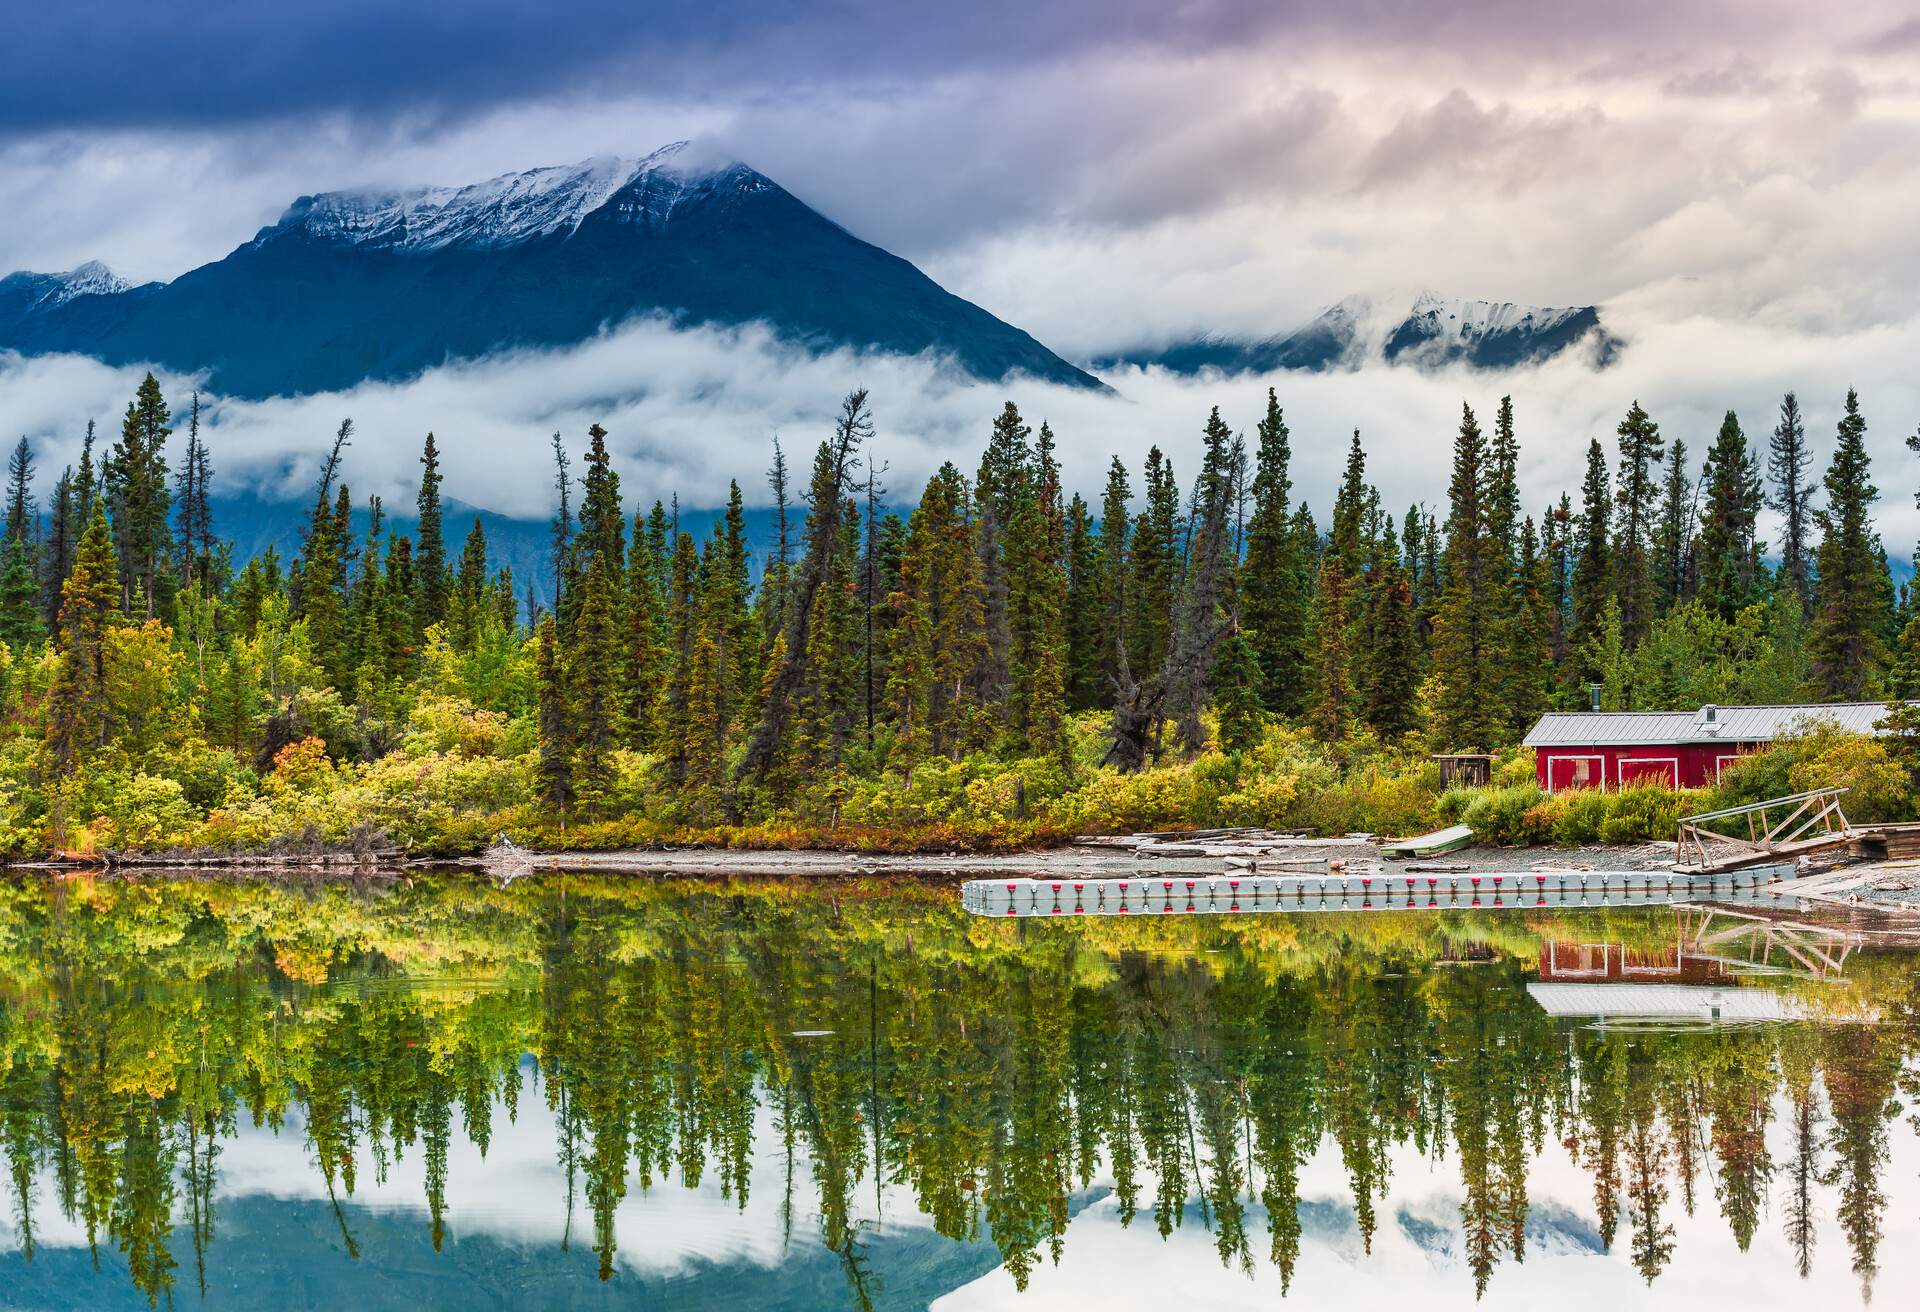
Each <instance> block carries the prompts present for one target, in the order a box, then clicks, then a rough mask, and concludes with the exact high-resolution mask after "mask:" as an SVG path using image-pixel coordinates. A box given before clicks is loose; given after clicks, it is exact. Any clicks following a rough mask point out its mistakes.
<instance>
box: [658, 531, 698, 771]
mask: <svg viewBox="0 0 1920 1312" xmlns="http://www.w3.org/2000/svg"><path fill="white" fill-rule="evenodd" d="M698 573H699V554H698V553H697V552H696V551H695V550H694V545H693V534H691V533H678V534H676V535H675V536H674V544H673V563H672V566H671V569H670V570H669V573H668V583H667V599H666V600H667V604H666V612H665V631H666V647H667V658H666V663H665V665H664V667H663V669H664V682H663V684H662V686H661V690H660V699H659V704H658V706H657V708H656V710H655V716H656V721H655V727H654V741H655V742H656V743H657V744H659V747H660V750H661V752H662V753H663V754H664V755H665V756H666V764H667V773H668V775H669V776H670V777H671V778H672V779H673V780H674V782H676V783H678V782H680V781H681V780H684V779H685V778H686V777H687V754H688V751H689V750H690V749H689V744H688V742H687V729H688V715H689V712H690V709H691V703H690V702H689V701H688V696H689V691H690V689H691V687H692V678H693V648H694V644H695V643H696V642H697V641H698V640H699V636H700V613H699V580H698V577H697V575H698Z"/></svg>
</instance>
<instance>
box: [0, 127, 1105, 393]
mask: <svg viewBox="0 0 1920 1312" xmlns="http://www.w3.org/2000/svg"><path fill="white" fill-rule="evenodd" d="M646 314H659V315H664V316H666V317H668V318H669V319H671V320H672V321H673V322H675V323H676V324H682V325H694V324H717V325H723V326H735V325H741V324H748V323H756V322H759V323H766V324H768V325H769V326H770V327H772V328H773V329H774V331H775V332H777V333H779V334H780V335H781V336H782V337H784V338H786V339H788V340H791V341H794V342H796V343H799V344H800V345H802V346H805V347H807V348H810V349H822V350H824V349H832V348H838V347H855V348H860V349H874V350H879V351H885V352H895V353H900V354H906V355H917V354H921V353H923V352H930V353H933V354H936V355H940V356H945V357H949V358H951V360H952V361H953V362H954V363H955V364H957V365H958V366H959V367H960V368H961V369H962V370H964V371H966V372H967V373H970V374H973V375H975V376H977V377H980V378H983V379H989V380H999V379H1002V378H1006V377H1008V376H1009V375H1014V374H1025V375H1030V376H1033V377H1036V378H1041V379H1045V380H1048V381H1051V382H1057V383H1064V384H1068V385H1071V386H1080V387H1099V386H1101V384H1100V382H1099V381H1098V380H1097V379H1095V378H1092V377H1091V376H1089V375H1088V374H1086V373H1085V372H1083V371H1082V370H1080V369H1078V368H1076V367H1075V366H1073V365H1071V364H1069V363H1068V362H1067V361H1065V360H1063V359H1061V358H1060V357H1059V356H1057V355H1055V354H1054V353H1053V352H1052V351H1050V350H1048V349H1047V348H1046V347H1045V346H1042V345H1041V344H1040V343H1039V342H1037V341H1035V340H1034V339H1033V338H1032V337H1031V336H1029V335H1028V334H1027V333H1025V332H1023V331H1021V330H1020V329H1018V328H1016V327H1014V326H1013V325H1011V324H1008V323H1005V322H1003V321H1002V320H1000V319H997V318H995V317H994V316H993V315H991V314H989V313H988V312H987V311H985V310H983V309H981V308H980V307H979V306H977V305H974V304H972V303H971V302H969V301H965V300H963V299H961V298H960V297H958V296H955V295H953V294H952V293H951V292H948V291H946V290H945V289H944V288H942V287H940V286H939V285H938V284H937V283H935V282H934V281H933V280H932V279H931V278H928V277H927V276H926V275H925V274H923V273H922V272H920V270H919V269H917V268H915V267H914V266H913V265H912V264H910V263H908V262H907V261H906V260H903V259H901V258H899V257H898V256H895V255H892V254H889V253H888V252H886V251H884V250H882V249H880V248H879V247H877V246H874V245H872V244H871V243H868V242H864V241H861V240H860V239H859V238H858V237H855V236H854V235H853V234H852V233H849V232H848V231H847V230H846V229H845V228H842V227H841V226H840V225H839V224H837V223H834V222H832V221H831V220H829V219H827V218H825V217H823V216H822V215H820V214H819V213H817V212H816V211H814V210H812V209H810V208H808V207H807V206H806V205H805V204H803V203H801V202H800V201H799V200H798V199H796V198H795V197H794V196H793V195H791V194H790V193H789V192H787V191H786V190H785V189H783V188H782V187H780V186H779V185H778V184H776V183H775V182H773V181H772V180H771V179H770V178H768V177H766V176H765V175H764V174H761V173H759V172H756V171H755V170H753V169H751V168H749V167H747V166H746V165H745V164H741V163H738V162H730V163H724V164H705V163H700V162H697V161H695V160H694V158H693V157H692V155H691V153H690V152H689V150H688V148H687V146H686V143H684V142H676V143H673V144H672V145H669V146H665V147H663V148H661V149H660V150H657V151H654V152H653V153H652V154H650V155H647V156H644V157H641V158H637V159H618V158H609V157H601V158H595V159H590V160H585V161H582V162H581V163H579V164H575V165H570V166H564V167H557V168H541V169H532V170H529V171H527V172H523V173H510V174H505V175H503V176H501V177H498V178H493V179H490V180H489V181H486V182H481V183H475V184H472V185H469V186H463V187H416V188H409V189H406V190H402V191H351V192H328V193H321V194H317V195H312V196H302V197H300V198H299V199H297V200H296V201H294V203H293V204H292V205H290V206H289V207H288V208H287V210H286V212H285V213H284V214H283V215H282V216H281V217H280V219H279V221H278V222H276V223H274V224H271V225H269V226H268V227H266V228H263V229H261V230H260V232H259V233H258V234H257V235H256V236H255V237H254V238H253V239H252V240H251V241H248V242H246V243H244V244H243V245H241V246H240V247H238V248H237V249H235V250H234V251H233V252H232V253H231V254H229V255H227V256H226V257H225V258H224V259H221V260H217V261H215V262H213V263H211V264H206V265H202V266H201V267H199V268H197V269H193V270H191V271H189V272H187V273H185V274H182V275H181V276H180V277H178V278H176V279H174V280H173V281H172V282H169V283H147V284H143V285H141V286H138V287H129V286H128V285H127V284H126V283H125V282H124V281H122V280H120V279H119V278H117V277H115V276H114V275H113V274H112V272H111V271H110V270H108V269H107V268H106V267H105V266H104V265H100V264H97V263H94V264H87V265H82V266H81V267H80V268H79V269H76V270H73V271H72V272H70V273H66V274H37V273H16V274H12V275H9V276H8V277H6V278H5V279H0V349H6V348H11V349H13V350H17V351H20V352H22V353H23V354H44V353H48V352H55V351H71V352H76V353H79V354H84V355H90V356H94V357H96V358H98V359H101V360H104V361H106V362H107V363H109V364H116V365H118V364H143V363H153V364H160V365H165V366H168V367H170V368H174V369H178V370H182V371H195V370H206V371H207V372H208V374H209V384H210V386H211V387H212V389H213V390H214V391H216V392H219V393H221V394H224V395H227V396H234V397H241V398H258V397H264V396H273V395H297V394H302V393H310V392H318V391H333V390H339V389H343V388H348V387H352V386H353V385H355V384H357V383H359V382H362V381H364V380H367V379H379V380H394V379H401V378H406V377H410V376H412V375H414V374H417V373H419V372H420V371H422V370H424V369H427V368H431V367H433V366H436V365H441V364H444V363H447V362H448V361H452V360H469V359H479V358H483V357H485V356H486V355H488V354H491V353H492V352H494V351H497V350H501V349H511V348H515V347H554V346H568V345H572V344H575V343H578V342H581V341H585V340H587V339H589V338H591V337H593V336H594V335H595V334H596V333H599V332H600V331H602V330H603V329H605V328H607V327H609V326H614V325H618V324H620V323H622V322H625V321H627V320H629V319H632V318H634V317H635V316H638V315H646Z"/></svg>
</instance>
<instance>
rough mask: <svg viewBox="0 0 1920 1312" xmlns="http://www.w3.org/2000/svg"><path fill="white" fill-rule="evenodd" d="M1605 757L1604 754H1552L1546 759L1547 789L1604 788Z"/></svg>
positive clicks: (1550, 790)
mask: <svg viewBox="0 0 1920 1312" xmlns="http://www.w3.org/2000/svg"><path fill="white" fill-rule="evenodd" d="M1606 786H1607V758H1606V757H1604V756H1554V757H1550V758H1548V760H1547V791H1548V792H1550V793H1557V792H1559V791H1560V790H1561V789H1563V788H1605V787H1606Z"/></svg>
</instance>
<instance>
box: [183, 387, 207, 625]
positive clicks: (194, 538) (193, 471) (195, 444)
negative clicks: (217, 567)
mask: <svg viewBox="0 0 1920 1312" xmlns="http://www.w3.org/2000/svg"><path fill="white" fill-rule="evenodd" d="M212 482H213V461H212V459H211V458H210V457H209V456H208V454H207V444H206V442H205V440H204V439H202V438H201V436H200V393H198V392H195V393H194V394H193V404H192V407H191V408H190V409H189V410H188V411H187V450H186V454H185V456H184V457H182V459H181V461H180V472H179V474H178V475H177V476H176V478H175V484H174V502H175V504H176V505H177V506H178V507H179V518H178V523H177V527H176V532H175V534H174V544H175V550H176V551H177V552H178V556H179V562H178V564H177V565H176V566H175V573H176V574H177V575H178V576H179V579H180V583H181V585H182V586H183V587H184V586H189V585H191V586H194V587H197V588H198V589H199V590H200V593H201V595H203V596H211V595H212V590H213V586H214V583H213V578H212V572H213V565H214V556H215V548H216V546H217V543H216V541H215V539H214V536H213V502H212V492H211V485H212Z"/></svg>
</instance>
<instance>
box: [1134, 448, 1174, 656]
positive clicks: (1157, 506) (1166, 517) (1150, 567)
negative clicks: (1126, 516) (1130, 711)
mask: <svg viewBox="0 0 1920 1312" xmlns="http://www.w3.org/2000/svg"><path fill="white" fill-rule="evenodd" d="M1145 497H1146V509H1145V510H1143V511H1142V512H1141V514H1140V515H1139V517H1138V518H1137V519H1136V520H1135V521H1134V526H1133V532H1132V534H1131V541H1130V543H1129V544H1128V551H1127V562H1128V575H1129V577H1128V579H1127V600H1128V610H1129V613H1128V616H1127V640H1128V648H1127V658H1128V662H1129V663H1130V665H1131V666H1132V668H1133V669H1134V670H1135V671H1136V672H1140V673H1144V674H1152V673H1154V672H1155V671H1157V670H1159V669H1160V668H1161V666H1163V665H1165V664H1166V660H1167V654H1168V652H1169V651H1171V650H1172V642H1171V639H1172V631H1173V602H1174V597H1175V596H1176V595H1177V592H1178V589H1179V573H1180V554H1179V553H1180V548H1179V531H1180V530H1179V526H1180V486H1179V484H1178V483H1177V482H1175V481H1174V474H1173V464H1172V462H1171V461H1169V460H1168V459H1167V458H1166V457H1165V456H1164V455H1162V454H1161V453H1160V448H1159V447H1157V446H1156V447H1152V448H1150V449H1149V450H1148V451H1147V463H1146V486H1145Z"/></svg>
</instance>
